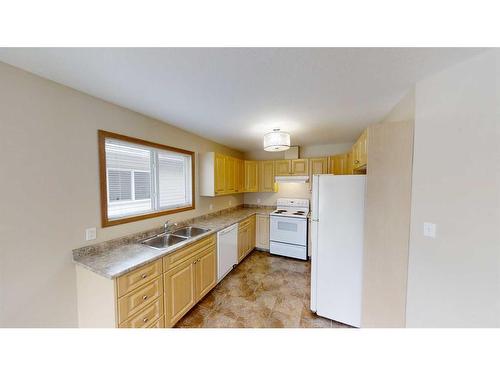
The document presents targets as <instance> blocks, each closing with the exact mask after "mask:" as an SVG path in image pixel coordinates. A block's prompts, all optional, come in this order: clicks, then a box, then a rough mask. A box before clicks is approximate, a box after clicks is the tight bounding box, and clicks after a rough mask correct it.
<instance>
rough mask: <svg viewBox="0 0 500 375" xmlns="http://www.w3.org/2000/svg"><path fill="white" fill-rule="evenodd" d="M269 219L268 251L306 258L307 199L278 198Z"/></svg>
mask: <svg viewBox="0 0 500 375" xmlns="http://www.w3.org/2000/svg"><path fill="white" fill-rule="evenodd" d="M276 206H277V208H276V210H275V211H273V212H272V213H271V220H270V252H271V254H275V255H282V256H286V257H291V258H296V259H302V260H307V222H308V220H307V215H308V214H309V200H308V199H292V198H280V199H278V201H277V202H276Z"/></svg>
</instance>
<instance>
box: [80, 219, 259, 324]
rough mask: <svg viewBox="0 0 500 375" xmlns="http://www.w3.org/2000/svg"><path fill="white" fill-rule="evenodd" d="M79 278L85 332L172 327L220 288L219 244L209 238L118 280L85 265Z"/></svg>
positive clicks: (249, 226) (81, 319)
mask: <svg viewBox="0 0 500 375" xmlns="http://www.w3.org/2000/svg"><path fill="white" fill-rule="evenodd" d="M254 223H255V221H254ZM247 229H248V233H249V235H250V231H251V225H249V224H248V225H247ZM253 233H254V235H255V232H253ZM247 246H251V241H250V239H248V242H247ZM254 246H255V245H254ZM252 249H253V248H252ZM245 250H246V251H248V249H245ZM76 274H77V292H78V293H77V298H78V320H79V326H80V327H82V328H113V327H119V328H153V327H162V328H163V327H172V326H173V325H175V323H177V321H178V320H179V319H181V318H182V316H183V315H184V314H186V313H187V312H188V311H189V310H190V309H191V308H192V307H193V306H194V305H195V304H196V303H197V302H198V301H199V300H200V299H201V298H203V297H204V296H205V295H206V294H207V293H208V292H209V291H210V290H212V289H213V288H214V287H215V285H216V284H217V241H216V237H215V235H210V236H207V237H204V238H202V239H200V240H198V241H196V242H194V243H192V244H189V245H186V246H185V247H183V248H182V249H179V250H177V251H174V252H173V253H171V254H168V255H165V256H164V257H163V258H162V259H158V260H156V261H153V262H150V263H148V264H146V265H144V266H141V267H139V268H137V269H136V270H133V271H130V272H127V273H126V274H124V275H122V276H120V277H118V278H116V279H114V280H110V279H107V278H104V277H102V276H100V275H98V274H96V273H94V272H92V271H90V270H88V269H86V268H83V267H81V266H77V267H76Z"/></svg>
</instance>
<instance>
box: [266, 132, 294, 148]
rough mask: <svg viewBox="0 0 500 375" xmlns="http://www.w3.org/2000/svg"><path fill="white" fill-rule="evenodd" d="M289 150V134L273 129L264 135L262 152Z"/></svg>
mask: <svg viewBox="0 0 500 375" xmlns="http://www.w3.org/2000/svg"><path fill="white" fill-rule="evenodd" d="M289 148H290V134H288V133H285V132H282V131H280V129H273V131H272V132H271V133H267V134H266V135H264V150H266V151H270V152H277V151H285V150H288V149H289Z"/></svg>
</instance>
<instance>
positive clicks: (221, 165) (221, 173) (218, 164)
mask: <svg viewBox="0 0 500 375" xmlns="http://www.w3.org/2000/svg"><path fill="white" fill-rule="evenodd" d="M214 176H215V194H224V193H225V191H226V157H225V156H224V155H222V154H218V153H216V154H215V168H214Z"/></svg>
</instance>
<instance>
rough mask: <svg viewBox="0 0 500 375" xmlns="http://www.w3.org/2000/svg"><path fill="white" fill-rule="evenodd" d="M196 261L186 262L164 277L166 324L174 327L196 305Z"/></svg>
mask: <svg viewBox="0 0 500 375" xmlns="http://www.w3.org/2000/svg"><path fill="white" fill-rule="evenodd" d="M195 279H196V271H195V263H194V260H189V261H186V262H185V263H182V264H180V265H179V266H177V267H175V268H173V269H172V270H170V271H168V272H167V273H165V275H164V283H165V324H166V325H167V327H171V326H173V325H174V324H175V323H176V322H177V321H178V320H179V319H180V318H181V317H182V316H183V315H184V314H185V313H186V312H187V311H189V309H190V308H191V307H192V306H194V304H195V303H196V284H195Z"/></svg>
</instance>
